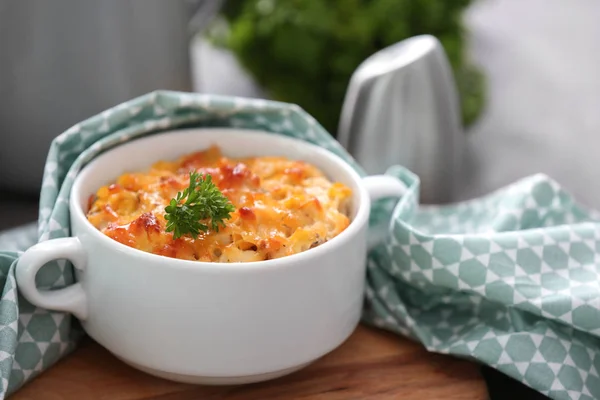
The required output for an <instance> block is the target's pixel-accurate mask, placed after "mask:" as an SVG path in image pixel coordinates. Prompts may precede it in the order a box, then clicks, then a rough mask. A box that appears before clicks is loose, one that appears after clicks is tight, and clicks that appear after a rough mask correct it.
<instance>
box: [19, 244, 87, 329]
mask: <svg viewBox="0 0 600 400" xmlns="http://www.w3.org/2000/svg"><path fill="white" fill-rule="evenodd" d="M59 259H67V260H69V261H71V262H72V263H73V266H74V267H75V268H77V269H79V270H84V269H85V266H86V264H87V256H86V254H85V250H84V249H83V246H82V245H81V242H80V241H79V239H78V238H76V237H68V238H59V239H51V240H46V241H44V242H40V243H38V244H36V245H34V246H32V247H30V248H29V249H28V250H27V251H25V253H24V254H23V255H22V256H21V257H20V258H19V260H18V261H17V266H16V271H15V275H16V278H17V285H18V288H19V290H20V291H21V293H22V294H23V296H24V297H25V298H26V299H27V300H28V301H29V302H30V303H31V304H33V305H35V306H37V307H41V308H45V309H48V310H54V311H64V312H69V313H71V314H73V315H74V316H75V317H77V318H78V319H80V320H85V319H86V318H87V315H88V309H87V297H86V295H85V292H84V291H83V287H82V286H81V283H75V284H73V285H70V286H67V287H65V288H63V289H57V290H39V289H38V288H37V286H36V283H35V277H36V275H37V273H38V271H39V270H40V268H41V267H42V266H44V265H45V264H46V263H48V262H50V261H54V260H59Z"/></svg>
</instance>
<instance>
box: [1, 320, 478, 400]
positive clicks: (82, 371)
mask: <svg viewBox="0 0 600 400" xmlns="http://www.w3.org/2000/svg"><path fill="white" fill-rule="evenodd" d="M487 397H488V396H487V389H486V385H485V382H484V380H483V379H482V377H481V375H480V373H479V367H478V366H477V365H476V364H474V363H471V362H468V361H462V360H458V359H455V358H451V357H448V356H442V355H437V354H432V353H428V352H427V351H426V350H425V349H424V348H423V347H422V346H421V345H419V344H417V343H415V342H412V341H410V340H407V339H405V338H402V337H398V336H395V335H392V334H390V333H387V332H383V331H380V330H375V329H372V328H369V327H365V326H359V327H358V328H357V330H356V331H355V332H354V334H353V335H352V336H351V337H350V338H349V339H348V340H347V341H346V342H345V343H344V344H343V345H342V346H340V347H339V348H338V349H336V350H335V351H333V352H331V353H330V354H328V355H326V356H325V357H323V358H322V359H320V360H318V361H317V362H315V363H314V364H312V365H310V366H309V367H307V368H305V369H303V370H301V371H299V372H296V373H294V374H291V375H288V376H286V377H283V378H279V379H276V380H272V381H269V382H263V383H258V384H253V385H247V386H237V387H227V386H213V387H208V386H194V385H188V384H181V383H176V382H170V381H166V380H163V379H159V378H155V377H152V376H150V375H147V374H144V373H142V372H139V371H137V370H135V369H133V368H131V367H129V366H127V365H125V364H123V363H122V362H121V361H119V360H117V359H116V358H115V357H114V356H113V355H111V354H110V353H109V352H108V351H106V350H105V349H103V348H102V347H101V346H100V345H98V344H97V343H95V342H93V341H92V340H91V339H85V340H84V342H83V343H82V344H81V346H80V347H79V348H78V349H77V350H76V351H75V352H74V353H72V354H71V355H69V356H68V357H66V358H65V359H64V360H62V361H60V362H59V363H58V364H56V365H55V366H54V367H53V368H51V369H50V370H48V371H46V372H45V373H43V374H42V375H41V376H40V377H38V378H37V379H35V380H33V381H32V382H30V383H29V384H27V385H26V386H24V387H23V388H22V389H20V390H19V391H18V392H16V393H15V394H14V395H13V396H11V400H28V399H36V400H37V399H41V398H43V399H46V400H66V399H90V400H93V399H111V400H142V399H144V400H148V399H155V400H192V399H223V398H227V399H244V400H245V399H267V398H268V399H286V400H287V399H295V398H302V399H308V400H311V399H319V400H334V399H344V400H347V399H366V398H368V399H370V400H377V399H400V398H401V399H403V400H411V399H419V400H422V399H442V398H443V399H487Z"/></svg>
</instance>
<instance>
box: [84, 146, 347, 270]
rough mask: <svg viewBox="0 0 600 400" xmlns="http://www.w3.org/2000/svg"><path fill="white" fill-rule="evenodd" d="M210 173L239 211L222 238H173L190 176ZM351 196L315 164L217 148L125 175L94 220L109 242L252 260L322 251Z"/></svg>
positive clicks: (91, 215)
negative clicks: (170, 214) (174, 204)
mask: <svg viewBox="0 0 600 400" xmlns="http://www.w3.org/2000/svg"><path fill="white" fill-rule="evenodd" d="M194 169H195V170H196V171H197V172H198V173H200V174H202V175H205V174H210V175H211V176H212V179H213V182H214V183H215V184H216V185H217V186H218V187H219V189H220V190H221V192H222V193H223V195H225V196H226V197H227V198H228V199H229V200H230V201H231V202H232V204H233V205H234V206H235V211H234V212H233V213H232V214H231V218H230V219H228V220H225V221H224V222H225V227H221V228H220V229H219V230H218V232H216V231H211V230H209V231H208V232H200V235H199V236H198V238H197V239H193V238H192V237H191V236H190V235H184V236H182V237H180V238H178V239H173V234H172V232H166V231H165V227H166V221H165V218H164V214H165V207H166V206H167V205H168V204H169V202H170V200H171V199H172V198H174V197H175V196H176V195H177V192H180V191H183V190H184V189H185V188H186V187H187V186H188V185H189V179H190V175H189V172H190V170H194ZM351 195H352V191H351V190H350V188H348V187H347V186H345V185H343V184H341V183H333V182H331V181H329V180H328V179H327V177H326V176H325V175H324V174H323V173H322V172H321V171H320V170H319V169H317V168H316V167H315V166H313V165H311V164H308V163H306V162H303V161H295V160H290V159H287V158H284V157H253V158H244V159H232V158H228V157H225V156H224V155H223V154H222V153H221V151H220V149H219V148H218V147H216V146H213V147H210V148H209V149H206V150H203V151H199V152H195V153H192V154H188V155H185V156H182V157H180V158H179V159H178V160H175V161H159V162H157V163H155V164H154V165H152V167H151V168H150V169H149V170H148V171H145V172H136V173H126V174H123V175H121V176H120V177H119V178H118V179H117V180H116V182H114V183H113V184H111V185H107V186H103V187H101V188H100V189H98V191H97V193H96V194H95V195H92V196H91V197H90V200H89V204H88V206H89V211H88V212H87V218H88V220H89V221H90V222H91V223H92V224H93V225H94V226H95V227H96V228H97V229H99V230H100V231H101V232H103V233H104V234H105V235H107V236H108V237H110V238H112V239H114V240H116V241H118V242H120V243H123V244H125V245H127V246H130V247H133V248H136V249H139V250H142V251H145V252H149V253H154V254H158V255H162V256H167V257H173V258H178V259H183V260H197V261H206V262H249V261H262V260H269V259H274V258H280V257H284V256H289V255H292V254H296V253H300V252H303V251H306V250H308V249H310V248H313V247H316V246H318V245H320V244H322V243H324V242H326V241H328V240H330V239H332V238H333V237H335V236H337V235H338V234H340V232H342V231H343V230H344V229H346V227H348V225H349V223H350V220H349V218H348V213H349V203H350V198H351Z"/></svg>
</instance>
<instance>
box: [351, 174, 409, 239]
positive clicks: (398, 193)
mask: <svg viewBox="0 0 600 400" xmlns="http://www.w3.org/2000/svg"><path fill="white" fill-rule="evenodd" d="M362 181H363V184H364V185H365V187H366V189H367V192H368V193H369V197H370V198H371V202H374V201H376V200H380V199H385V198H398V199H400V198H401V197H402V196H403V195H404V194H405V193H406V191H407V190H408V188H407V187H406V185H405V184H404V183H403V182H402V181H400V180H399V179H398V178H394V177H393V176H389V175H373V176H367V177H366V178H363V180H362ZM387 233H388V232H387V231H386V230H383V229H380V230H375V231H374V232H369V236H368V238H367V249H369V250H371V249H372V248H373V247H375V246H377V245H378V244H380V243H381V242H383V241H384V240H385V237H386V236H387Z"/></svg>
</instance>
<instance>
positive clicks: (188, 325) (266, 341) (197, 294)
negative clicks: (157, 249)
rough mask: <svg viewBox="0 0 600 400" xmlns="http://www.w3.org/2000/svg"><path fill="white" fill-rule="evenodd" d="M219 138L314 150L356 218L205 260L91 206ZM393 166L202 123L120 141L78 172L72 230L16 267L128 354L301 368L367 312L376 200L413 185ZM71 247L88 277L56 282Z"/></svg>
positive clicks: (155, 369)
mask: <svg viewBox="0 0 600 400" xmlns="http://www.w3.org/2000/svg"><path fill="white" fill-rule="evenodd" d="M211 144H217V145H218V146H220V147H221V148H222V149H223V152H224V153H225V154H226V155H227V156H231V157H248V156H267V155H279V156H285V157H289V158H293V159H302V160H305V161H307V162H309V163H312V164H314V165H315V166H317V167H318V168H320V169H321V170H322V171H323V172H324V173H325V174H326V175H327V176H328V177H329V178H330V179H332V180H336V181H340V182H342V183H344V184H346V185H348V186H349V187H350V188H351V189H352V190H353V192H354V195H353V198H352V207H351V219H352V222H351V224H350V225H349V227H348V228H347V229H346V230H345V231H343V232H342V233H341V234H340V235H338V236H337V237H335V238H333V239H332V240H330V241H329V242H326V243H324V244H323V245H321V246H318V247H316V248H314V249H310V250H308V251H306V252H303V253H300V254H295V255H292V256H287V257H284V258H279V259H273V260H268V261H260V262H251V263H228V264H225V263H221V264H217V263H205V262H194V261H184V260H177V259H172V258H167V257H162V256H158V255H154V254H150V253H145V252H142V251H139V250H136V249H133V248H130V247H127V246H125V245H123V244H121V243H119V242H116V241H114V240H112V239H110V238H109V237H107V236H105V235H103V234H102V233H101V232H100V231H98V230H97V229H96V228H95V227H94V226H92V225H91V224H90V223H89V222H88V221H87V219H86V217H85V209H84V207H85V206H86V202H87V199H88V197H89V196H90V194H93V193H95V192H96V190H97V189H98V188H99V187H100V186H101V185H104V184H107V183H109V182H111V181H114V179H115V178H116V177H117V176H118V175H120V174H122V173H124V172H126V171H132V170H142V169H145V168H147V167H149V166H150V164H152V163H153V162H155V161H157V160H159V159H173V158H176V157H178V156H180V155H182V154H185V153H188V152H190V151H193V150H197V149H202V148H206V147H208V146H209V145H211ZM405 189H406V188H405V187H404V185H403V184H402V183H401V182H400V181H398V180H396V179H394V178H392V177H388V176H373V177H367V178H364V179H361V177H360V176H359V175H358V174H357V173H356V172H355V171H354V170H353V169H352V168H351V167H350V166H349V165H348V164H346V163H345V162H344V161H342V160H341V159H340V158H338V157H337V156H335V155H333V154H332V153H331V152H329V151H326V150H324V149H322V148H320V147H317V146H314V145H311V144H308V143H305V142H302V141H299V140H297V139H291V138H287V137H282V136H276V135H273V134H268V133H264V132H253V131H247V130H245V131H239V130H233V129H192V130H183V131H176V132H170V133H163V134H159V135H154V136H150V137H146V138H143V139H139V140H135V141H133V142H129V143H127V144H124V145H121V146H118V147H116V148H114V149H112V150H110V151H108V152H106V153H104V154H102V155H100V156H99V157H97V158H96V159H94V160H93V161H92V162H91V163H90V164H88V165H87V166H86V167H85V168H84V169H83V170H82V171H81V173H80V174H79V175H78V177H77V179H76V181H75V183H74V186H73V188H72V192H71V197H70V215H71V231H72V235H73V236H72V237H69V238H61V239H53V240H48V241H45V242H41V243H39V244H37V245H35V246H33V247H32V248H30V249H29V250H27V252H25V254H24V255H23V256H22V257H21V258H20V260H19V262H18V265H17V270H16V275H17V281H18V285H19V289H20V290H21V293H22V294H23V295H24V296H25V298H27V299H28V300H29V301H30V302H31V303H33V304H35V305H37V306H39V307H43V308H46V309H50V310H59V311H66V312H71V313H73V314H74V315H75V316H76V317H77V318H79V319H80V320H81V322H82V325H83V328H84V329H85V331H86V332H87V333H88V334H89V335H90V336H91V337H92V338H94V339H95V340H96V341H97V342H99V343H100V344H101V345H102V346H104V347H105V348H107V349H108V350H109V351H111V352H112V353H113V354H115V355H116V356H117V357H119V358H120V359H122V360H123V361H125V362H126V363H128V364H130V365H132V366H134V367H136V368H138V369H140V370H143V371H146V372H148V373H150V374H153V375H157V376H160V377H164V378H167V379H172V380H177V381H183V382H191V383H205V384H232V383H248V382H256V381H261V380H266V379H271V378H274V377H277V376H281V375H284V374H287V373H289V372H292V371H295V370H297V369H299V368H301V367H303V366H305V365H307V364H308V363H310V362H312V361H314V360H315V359H317V358H319V357H321V356H323V355H324V354H326V353H328V352H329V351H331V350H333V349H334V348H336V347H337V346H339V345H340V344H341V343H342V342H344V340H345V339H346V338H347V337H348V336H349V335H350V334H351V333H352V332H353V330H354V329H355V327H356V326H357V324H358V322H359V318H360V315H361V309H362V304H363V290H364V283H365V259H366V252H367V246H368V244H367V226H368V218H369V210H370V204H371V201H373V200H375V199H378V198H382V197H390V196H395V197H399V196H401V195H402V194H403V193H404V191H405ZM60 258H66V259H69V260H71V261H72V263H73V264H74V266H75V269H76V279H77V281H78V282H77V283H75V284H74V285H71V286H69V287H67V288H64V289H61V290H57V291H52V292H47V291H42V290H38V289H37V288H36V285H35V275H36V273H37V271H38V270H39V268H40V267H41V266H43V265H44V264H45V263H46V262H48V261H51V260H55V259H60Z"/></svg>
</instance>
